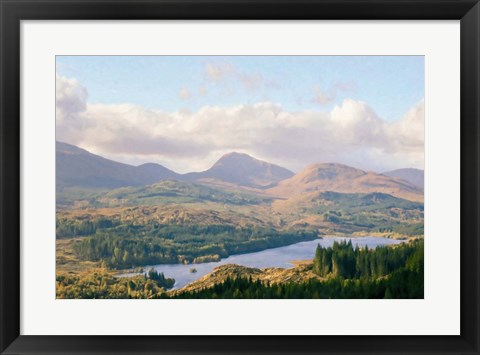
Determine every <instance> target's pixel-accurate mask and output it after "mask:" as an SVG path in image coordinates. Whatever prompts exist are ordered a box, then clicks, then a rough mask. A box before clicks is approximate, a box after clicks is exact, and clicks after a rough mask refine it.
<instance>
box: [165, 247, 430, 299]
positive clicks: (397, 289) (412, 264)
mask: <svg viewBox="0 0 480 355" xmlns="http://www.w3.org/2000/svg"><path fill="white" fill-rule="evenodd" d="M423 253H424V248H423V240H416V241H414V242H411V243H409V244H405V245H399V246H396V247H378V248H376V249H372V250H369V249H368V248H364V249H360V248H353V247H352V244H351V242H349V243H335V244H334V246H333V247H329V248H322V247H318V248H317V253H316V255H315V259H314V266H313V267H314V272H315V273H317V274H318V275H319V276H324V277H325V278H324V279H323V280H318V279H310V280H308V281H305V282H303V283H293V282H289V283H280V284H270V283H268V282H261V281H259V280H252V278H242V277H239V278H231V277H229V278H227V279H226V280H225V281H224V282H223V283H218V284H215V285H214V286H213V287H210V288H206V289H203V290H200V291H196V292H183V293H180V294H177V295H175V296H173V297H175V298H265V299H270V298H306V299H310V298H340V299H354V298H362V299H363V298H375V299H378V298H398V299H418V298H423V282H424V276H423V271H424V270H423V259H424V257H423ZM159 296H160V297H162V298H164V297H168V296H167V295H166V294H160V295H159Z"/></svg>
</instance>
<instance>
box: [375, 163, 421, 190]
mask: <svg viewBox="0 0 480 355" xmlns="http://www.w3.org/2000/svg"><path fill="white" fill-rule="evenodd" d="M383 175H386V176H390V177H396V178H399V179H403V180H406V181H408V182H409V183H411V184H413V185H415V186H416V187H418V188H420V189H422V190H423V186H424V177H423V175H424V174H423V170H420V169H413V168H407V169H397V170H392V171H387V172H384V173H383Z"/></svg>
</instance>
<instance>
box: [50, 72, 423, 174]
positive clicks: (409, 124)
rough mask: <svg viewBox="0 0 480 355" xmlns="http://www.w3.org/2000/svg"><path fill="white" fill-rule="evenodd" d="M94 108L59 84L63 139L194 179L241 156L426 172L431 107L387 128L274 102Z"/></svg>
mask: <svg viewBox="0 0 480 355" xmlns="http://www.w3.org/2000/svg"><path fill="white" fill-rule="evenodd" d="M86 100H87V93H86V90H85V89H84V88H82V87H81V86H80V85H79V83H78V82H76V81H75V80H70V79H66V78H62V77H59V78H57V139H58V140H60V141H66V142H69V143H71V144H76V145H79V146H81V147H83V148H85V149H89V150H92V151H93V152H95V153H97V154H100V155H105V156H108V157H109V158H111V159H117V160H120V161H125V162H135V163H142V162H148V161H153V162H158V163H160V164H164V165H165V166H167V167H169V168H172V169H174V170H177V171H179V172H186V171H191V170H203V169H207V168H208V167H209V166H210V165H211V164H212V163H213V162H214V161H215V160H216V159H218V158H219V157H220V156H221V155H222V154H224V153H227V152H230V151H241V152H245V153H249V154H251V155H253V156H255V157H257V158H260V159H264V160H267V161H271V162H274V163H277V164H281V165H284V166H286V167H288V168H290V169H293V170H300V169H302V168H304V167H305V166H306V165H309V164H312V163H315V162H327V161H334V162H341V163H345V164H350V165H353V166H356V167H360V168H364V169H373V170H377V171H382V170H388V169H393V168H399V167H420V168H422V167H423V154H424V153H423V152H424V150H423V144H424V137H423V132H424V131H423V122H424V118H423V116H424V103H423V101H422V102H420V103H419V104H418V105H416V106H415V107H413V108H412V109H411V110H409V111H408V112H407V113H406V114H405V116H404V117H403V119H401V120H400V121H397V122H386V121H384V120H382V119H381V118H379V117H378V116H377V114H376V113H375V111H374V110H373V109H372V108H371V107H369V106H368V105H367V104H366V103H364V102H360V101H354V100H344V101H343V102H342V103H341V104H338V105H336V106H335V107H334V108H333V109H332V110H331V111H330V112H319V111H303V112H289V111H286V110H284V109H283V108H282V107H281V105H279V104H275V103H271V102H260V103H257V104H252V105H236V106H231V107H219V106H205V107H203V108H201V109H199V110H197V111H195V112H190V111H177V112H162V111H152V110H147V109H144V108H142V107H139V106H135V105H130V104H123V105H102V104H95V105H93V104H88V103H87V101H86Z"/></svg>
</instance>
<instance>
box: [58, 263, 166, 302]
mask: <svg viewBox="0 0 480 355" xmlns="http://www.w3.org/2000/svg"><path fill="white" fill-rule="evenodd" d="M174 284H175V280H174V279H171V278H166V277H165V276H164V275H163V273H158V272H157V271H155V270H153V269H151V270H149V271H148V272H147V273H145V274H144V275H140V276H134V277H115V276H113V275H112V274H111V273H108V272H105V270H102V269H99V270H97V271H96V272H93V273H90V274H87V275H72V274H64V275H57V277H56V295H57V298H69V299H77V298H87V299H102V298H138V299H144V298H158V297H160V295H161V294H162V293H164V292H165V290H167V289H170V288H172V287H173V285H174Z"/></svg>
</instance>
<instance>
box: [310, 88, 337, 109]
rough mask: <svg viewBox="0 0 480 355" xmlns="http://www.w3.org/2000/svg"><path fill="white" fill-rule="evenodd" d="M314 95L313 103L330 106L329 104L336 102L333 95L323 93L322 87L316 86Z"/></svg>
mask: <svg viewBox="0 0 480 355" xmlns="http://www.w3.org/2000/svg"><path fill="white" fill-rule="evenodd" d="M313 91H314V94H313V102H315V103H317V104H320V105H328V104H329V103H331V102H333V101H334V100H335V96H333V95H332V93H328V92H326V91H323V90H322V89H321V88H320V86H318V85H316V86H315V87H314V88H313Z"/></svg>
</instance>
